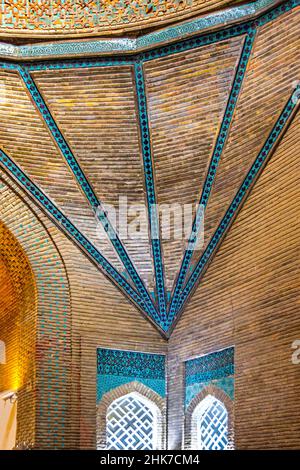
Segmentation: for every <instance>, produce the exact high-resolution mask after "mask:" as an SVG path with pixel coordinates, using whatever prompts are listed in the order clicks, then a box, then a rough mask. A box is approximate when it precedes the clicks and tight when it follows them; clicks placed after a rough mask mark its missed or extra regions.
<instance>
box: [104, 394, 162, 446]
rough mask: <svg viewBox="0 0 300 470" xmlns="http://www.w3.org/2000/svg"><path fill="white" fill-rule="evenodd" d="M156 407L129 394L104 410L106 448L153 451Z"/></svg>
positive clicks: (156, 437) (156, 431) (156, 427)
mask: <svg viewBox="0 0 300 470" xmlns="http://www.w3.org/2000/svg"><path fill="white" fill-rule="evenodd" d="M159 413H160V411H159V409H158V407H157V406H156V405H155V404H154V403H153V402H151V401H150V400H148V399H146V398H145V397H143V396H142V395H140V394H138V393H136V392H132V393H128V394H127V395H124V396H122V397H120V398H117V399H116V400H115V401H113V402H112V403H111V404H110V406H109V407H108V409H107V414H106V448H107V449H114V450H156V449H157V448H158V447H157V446H158V418H159Z"/></svg>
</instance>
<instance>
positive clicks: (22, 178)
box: [0, 149, 160, 327]
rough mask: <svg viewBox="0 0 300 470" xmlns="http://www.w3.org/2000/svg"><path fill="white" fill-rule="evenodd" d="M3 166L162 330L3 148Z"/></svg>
mask: <svg viewBox="0 0 300 470" xmlns="http://www.w3.org/2000/svg"><path fill="white" fill-rule="evenodd" d="M0 165H1V166H2V167H3V168H4V169H5V170H6V172H7V173H8V174H9V175H11V176H12V177H13V178H14V180H16V181H17V182H18V183H19V185H20V186H21V187H23V189H25V191H26V192H27V193H28V194H29V195H30V196H31V197H32V198H33V200H35V201H36V202H37V203H38V204H39V205H40V206H41V207H42V208H43V210H45V211H46V213H47V214H48V216H49V217H50V218H51V220H52V221H53V222H54V223H55V224H56V225H57V226H58V227H59V228H60V229H61V230H62V232H64V234H65V235H67V236H68V237H69V238H71V240H72V241H73V242H75V244H76V245H78V246H79V247H80V248H81V249H82V250H83V251H84V253H85V254H87V255H88V256H89V257H90V259H91V260H92V261H93V262H94V263H95V264H96V266H97V267H98V268H100V269H101V271H103V272H104V274H105V275H106V276H107V277H109V278H110V279H111V280H112V281H113V282H114V283H115V284H116V285H117V287H119V289H120V290H121V291H122V292H124V293H125V294H127V296H128V297H129V299H130V300H131V301H132V302H133V303H134V304H135V305H136V306H138V307H139V308H140V310H141V311H142V312H143V313H144V314H146V315H147V316H149V318H150V319H152V320H153V321H154V322H155V324H156V325H157V326H158V327H159V326H160V323H159V320H160V318H159V317H158V315H157V312H156V310H153V311H151V312H148V311H147V310H146V309H145V303H144V301H143V299H142V298H141V297H140V295H139V294H138V293H137V292H136V291H135V290H134V289H133V288H132V287H131V285H130V284H129V283H128V282H127V281H126V279H125V278H124V277H123V276H122V275H121V274H119V273H118V271H117V270H116V269H115V268H114V267H113V266H112V265H111V264H110V263H109V261H108V260H107V259H106V258H105V257H104V256H103V255H102V254H101V253H100V251H99V250H97V248H96V247H95V246H94V245H93V244H92V243H91V242H90V241H89V240H88V239H87V238H86V237H85V236H84V235H82V234H81V232H80V231H79V230H78V229H77V228H76V227H75V226H74V225H73V224H72V222H71V221H70V220H69V219H68V218H67V217H66V216H65V215H64V214H63V213H62V212H61V211H60V209H59V208H58V207H57V206H56V205H55V204H54V203H53V202H52V201H51V200H50V199H49V198H48V197H47V196H46V195H45V194H44V193H43V191H41V189H40V188H39V187H38V186H37V185H36V184H35V183H33V182H32V181H31V180H30V179H29V177H28V176H27V175H26V174H25V173H24V172H23V171H22V170H21V168H20V167H18V166H17V165H16V163H14V162H13V160H12V159H11V158H10V157H9V156H8V155H7V154H6V153H5V152H3V150H1V149H0Z"/></svg>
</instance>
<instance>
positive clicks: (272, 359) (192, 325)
mask: <svg viewBox="0 0 300 470" xmlns="http://www.w3.org/2000/svg"><path fill="white" fill-rule="evenodd" d="M299 133H300V116H299V113H298V116H297V117H296V118H295V119H294V122H293V123H292V125H291V126H290V129H289V130H288V131H287V134H286V136H285V138H284V140H283V141H282V143H281V144H280V146H279V147H278V149H277V151H276V153H275V154H274V155H273V157H272V159H271V160H270V162H269V164H268V165H267V167H266V169H265V170H264V172H263V174H262V176H261V177H260V179H259V180H258V182H257V183H256V186H255V188H254V189H253V191H252V194H251V195H250V196H249V199H248V201H247V202H246V204H245V206H244V207H243V209H242V211H241V213H240V214H239V216H238V218H237V220H236V221H235V223H234V225H233V227H232V228H231V230H230V232H229V234H228V235H227V237H226V239H225V240H224V242H223V244H222V246H221V247H220V249H219V251H218V253H217V255H216V257H215V259H214V260H213V262H212V264H211V266H210V267H209V269H208V271H207V272H206V274H205V276H204V278H203V279H202V281H201V283H200V285H199V287H198V288H197V290H196V292H195V294H194V296H193V297H192V299H191V300H190V302H189V304H188V306H187V308H186V311H185V312H184V313H183V315H182V318H181V320H180V321H179V322H178V324H177V327H176V328H175V330H174V332H173V334H172V336H171V338H170V341H169V374H170V375H171V377H170V381H169V399H168V420H169V448H171V449H174V448H180V447H181V445H182V441H183V435H182V434H183V432H182V430H183V421H184V379H183V364H182V363H183V361H185V360H187V359H189V358H191V357H195V356H197V355H202V354H206V353H209V352H212V351H215V350H219V349H221V348H225V347H228V346H231V345H234V346H235V405H234V406H235V410H234V412H235V432H234V434H235V446H236V448H238V449H254V448H259V449H269V448H273V449H274V448H275V449H277V448H282V449H291V448H299V446H300V434H299V415H300V401H299V395H300V366H299V365H293V364H292V362H291V355H292V351H293V350H292V349H291V345H292V342H293V341H294V340H295V339H299V337H300V315H299V287H300V277H299V247H300V242H299V240H300V224H299V216H300V190H299V176H300V168H299V163H298V162H297V160H298V157H299V151H300V145H299Z"/></svg>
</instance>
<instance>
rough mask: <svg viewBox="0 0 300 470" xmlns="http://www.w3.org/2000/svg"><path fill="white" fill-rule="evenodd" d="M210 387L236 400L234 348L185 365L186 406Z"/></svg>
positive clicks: (202, 357) (192, 360)
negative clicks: (212, 386)
mask: <svg viewBox="0 0 300 470" xmlns="http://www.w3.org/2000/svg"><path fill="white" fill-rule="evenodd" d="M208 385H214V386H215V387H218V388H220V389H222V390H223V391H224V392H225V393H226V394H227V395H228V396H229V397H230V398H231V399H232V400H233V399H234V348H233V347H231V348H227V349H223V350H221V351H217V352H214V353H212V354H207V355H205V356H201V357H198V358H196V359H191V360H189V361H187V362H186V363H185V406H186V407H188V405H189V404H190V402H191V401H192V399H193V398H194V397H195V396H196V395H198V393H200V392H201V391H202V390H203V389H204V388H205V387H207V386H208Z"/></svg>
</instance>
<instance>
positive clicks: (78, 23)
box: [0, 0, 238, 35]
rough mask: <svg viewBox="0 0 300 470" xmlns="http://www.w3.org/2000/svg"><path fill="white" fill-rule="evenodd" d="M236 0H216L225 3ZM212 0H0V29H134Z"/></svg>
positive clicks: (203, 6)
mask: <svg viewBox="0 0 300 470" xmlns="http://www.w3.org/2000/svg"><path fill="white" fill-rule="evenodd" d="M234 3H238V0H219V1H218V6H219V7H222V6H223V7H224V6H227V5H232V4H234ZM214 6H215V1H214V0H186V1H181V0H137V1H126V0H94V1H90V0H1V4H0V30H2V31H4V32H6V33H9V32H15V33H19V34H20V33H27V34H30V33H31V34H32V33H35V34H40V35H41V34H44V35H45V34H46V33H48V34H49V33H50V34H51V33H52V34H53V33H56V34H61V35H69V34H72V33H73V34H74V33H89V34H91V33H95V32H101V33H104V32H105V33H106V34H111V33H112V32H113V31H114V30H116V32H118V31H120V30H122V31H124V30H132V29H133V30H135V29H140V28H141V27H143V26H144V27H149V26H150V25H155V24H164V23H166V22H169V21H170V20H172V19H174V18H175V19H178V18H181V17H183V18H185V17H189V16H191V15H195V14H196V13H197V12H203V11H209V10H211V9H212V8H213V7H214Z"/></svg>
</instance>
